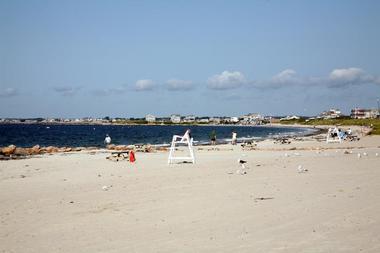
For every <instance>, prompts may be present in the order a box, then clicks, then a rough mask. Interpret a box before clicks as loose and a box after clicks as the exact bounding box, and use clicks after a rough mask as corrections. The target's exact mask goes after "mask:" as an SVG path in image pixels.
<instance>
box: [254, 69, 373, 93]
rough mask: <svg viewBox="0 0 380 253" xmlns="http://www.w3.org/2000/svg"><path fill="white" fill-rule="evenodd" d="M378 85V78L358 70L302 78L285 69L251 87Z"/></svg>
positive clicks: (335, 70)
mask: <svg viewBox="0 0 380 253" xmlns="http://www.w3.org/2000/svg"><path fill="white" fill-rule="evenodd" d="M370 83H374V84H380V77H375V76H372V75H369V74H367V73H366V72H365V71H364V70H362V69H360V68H346V69H334V70H332V71H331V72H330V74H329V75H328V76H319V77H303V76H299V75H298V74H297V72H296V71H295V70H293V69H285V70H283V71H281V72H280V73H278V74H276V75H274V76H273V77H272V78H270V79H269V80H262V81H256V82H255V83H254V84H253V85H252V86H253V87H255V88H261V89H266V88H268V89H273V88H286V87H289V86H302V87H311V86H319V87H328V88H337V87H345V86H351V85H364V84H370Z"/></svg>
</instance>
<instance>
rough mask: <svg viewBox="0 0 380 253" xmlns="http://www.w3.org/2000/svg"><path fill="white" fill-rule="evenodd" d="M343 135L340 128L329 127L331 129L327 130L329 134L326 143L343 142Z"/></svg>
mask: <svg viewBox="0 0 380 253" xmlns="http://www.w3.org/2000/svg"><path fill="white" fill-rule="evenodd" d="M342 141H343V140H342V137H341V135H340V133H339V129H338V128H336V127H335V128H329V131H327V136H326V143H332V142H338V143H342Z"/></svg>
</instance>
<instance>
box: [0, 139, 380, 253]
mask: <svg viewBox="0 0 380 253" xmlns="http://www.w3.org/2000/svg"><path fill="white" fill-rule="evenodd" d="M195 152H196V161H197V162H196V164H194V165H193V164H189V163H181V164H172V165H168V164H167V157H168V152H156V153H137V154H136V158H137V161H136V163H133V164H132V163H129V162H128V161H120V162H112V161H109V160H107V159H105V158H106V156H107V155H108V153H107V151H105V150H101V151H98V152H95V153H94V152H93V153H89V152H77V153H70V154H66V153H65V154H53V155H42V156H37V157H34V158H31V159H24V160H11V161H0V202H1V206H0V220H1V229H0V252H380V237H379V236H378V234H379V233H380V215H379V213H380V201H379V200H380V197H379V193H380V184H379V182H380V156H378V155H379V154H380V137H379V136H366V137H363V138H361V139H360V141H356V142H344V143H341V144H339V143H336V144H327V143H325V142H318V141H316V140H315V139H313V138H310V137H306V138H304V139H303V140H301V141H292V143H291V144H284V145H281V144H274V143H273V141H269V140H267V141H264V142H260V143H259V144H258V147H257V149H256V150H242V148H241V147H240V146H239V145H237V146H232V145H221V146H218V147H217V149H213V148H212V147H207V146H205V147H196V148H195ZM376 153H377V154H378V155H376ZM242 154H245V156H244V159H246V160H247V162H248V163H247V164H248V167H249V168H248V169H247V170H246V172H247V174H245V175H240V174H237V173H236V171H237V170H238V169H239V164H238V162H237V160H238V158H239V157H241V155H242ZM358 154H360V157H359V156H358ZM300 166H301V168H302V170H304V172H302V173H299V171H298V168H299V167H300Z"/></svg>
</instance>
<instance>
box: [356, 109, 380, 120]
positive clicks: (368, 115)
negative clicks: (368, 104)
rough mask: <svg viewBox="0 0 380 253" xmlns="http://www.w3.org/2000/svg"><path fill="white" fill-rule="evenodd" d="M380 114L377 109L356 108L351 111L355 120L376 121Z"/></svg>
mask: <svg viewBox="0 0 380 253" xmlns="http://www.w3.org/2000/svg"><path fill="white" fill-rule="evenodd" d="M378 114H379V111H378V110H376V109H362V108H355V109H352V110H351V118H353V119H374V118H376V117H377V115H378Z"/></svg>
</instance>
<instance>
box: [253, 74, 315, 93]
mask: <svg viewBox="0 0 380 253" xmlns="http://www.w3.org/2000/svg"><path fill="white" fill-rule="evenodd" d="M308 82H309V80H307V79H306V78H302V77H300V76H298V75H297V72H296V71H295V70H293V69H285V70H283V71H281V72H280V73H278V74H276V75H274V76H273V77H272V78H270V79H269V80H263V81H257V82H255V83H253V87H256V88H269V89H274V88H282V87H289V86H293V85H299V84H306V83H308Z"/></svg>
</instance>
